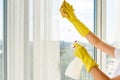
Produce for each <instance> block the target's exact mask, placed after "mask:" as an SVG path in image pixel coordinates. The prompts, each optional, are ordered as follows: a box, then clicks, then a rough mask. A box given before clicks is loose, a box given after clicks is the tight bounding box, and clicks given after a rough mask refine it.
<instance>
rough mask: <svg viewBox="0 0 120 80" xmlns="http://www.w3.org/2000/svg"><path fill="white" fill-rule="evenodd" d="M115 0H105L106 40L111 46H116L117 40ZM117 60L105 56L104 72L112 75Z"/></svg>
mask: <svg viewBox="0 0 120 80" xmlns="http://www.w3.org/2000/svg"><path fill="white" fill-rule="evenodd" d="M115 17H117V16H116V15H115V0H106V42H107V43H108V44H110V45H112V46H115V47H116V46H117V45H118V42H117V41H116V40H117V39H115V37H116V36H117V35H116V31H115V29H116V26H115ZM116 63H117V61H116V60H115V59H113V58H112V57H110V56H108V55H107V56H106V69H107V70H106V73H107V74H108V75H109V76H112V73H113V70H114V68H115V67H116V66H113V65H116Z"/></svg>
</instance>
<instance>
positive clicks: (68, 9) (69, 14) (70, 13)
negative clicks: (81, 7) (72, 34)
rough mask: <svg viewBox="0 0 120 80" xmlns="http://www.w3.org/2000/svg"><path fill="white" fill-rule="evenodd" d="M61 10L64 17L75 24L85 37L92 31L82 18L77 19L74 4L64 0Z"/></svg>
mask: <svg viewBox="0 0 120 80" xmlns="http://www.w3.org/2000/svg"><path fill="white" fill-rule="evenodd" d="M60 12H61V14H62V16H63V17H66V18H67V19H68V20H69V21H70V22H71V23H72V24H73V25H74V26H75V28H76V29H77V30H78V32H79V33H80V34H81V35H82V36H83V37H85V36H86V35H87V34H88V33H89V32H90V30H89V29H88V28H87V27H86V26H85V25H84V24H83V23H82V22H81V21H80V20H78V19H77V17H76V16H75V14H74V9H73V7H72V5H70V4H69V3H67V2H66V1H64V2H63V4H62V6H61V8H60Z"/></svg>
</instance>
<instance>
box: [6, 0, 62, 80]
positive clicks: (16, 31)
mask: <svg viewBox="0 0 120 80" xmlns="http://www.w3.org/2000/svg"><path fill="white" fill-rule="evenodd" d="M28 5H29V0H8V13H7V14H8V29H7V30H8V40H7V43H8V51H7V52H8V55H7V61H8V64H7V67H8V75H7V76H8V80H32V79H30V73H29V72H30V71H29V70H30V69H29V67H30V66H29V64H30V61H28V60H30V58H29V56H30V55H29V37H28V36H29V25H28V23H29V13H28V12H29V11H28V10H29V8H28ZM54 5H55V6H56V7H58V5H57V1H56V2H54V4H52V0H33V65H32V66H33V69H32V70H33V71H32V72H33V75H32V76H33V80H60V68H59V61H60V56H59V55H60V51H59V26H56V25H58V18H57V17H54V13H53V12H52V11H53V9H52V7H53V6H54ZM57 12H58V11H56V13H57ZM57 14H58V13H57ZM31 56H32V55H31ZM31 63H32V62H31Z"/></svg>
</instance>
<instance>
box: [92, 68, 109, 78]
mask: <svg viewBox="0 0 120 80" xmlns="http://www.w3.org/2000/svg"><path fill="white" fill-rule="evenodd" d="M90 74H91V75H92V76H93V77H94V79H95V80H110V78H109V77H108V76H107V75H105V74H104V73H103V72H102V71H101V70H100V69H99V68H98V67H93V68H92V69H91V70H90Z"/></svg>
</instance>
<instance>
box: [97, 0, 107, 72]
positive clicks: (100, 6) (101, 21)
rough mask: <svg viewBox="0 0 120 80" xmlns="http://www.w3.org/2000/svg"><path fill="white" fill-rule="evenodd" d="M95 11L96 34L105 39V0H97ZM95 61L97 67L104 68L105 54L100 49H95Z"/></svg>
mask: <svg viewBox="0 0 120 80" xmlns="http://www.w3.org/2000/svg"><path fill="white" fill-rule="evenodd" d="M96 6H97V13H96V18H97V19H96V22H97V23H96V26H97V27H96V28H97V29H96V35H97V36H98V37H99V38H100V39H102V40H103V41H105V37H106V36H105V34H106V32H105V31H106V0H97V2H96ZM97 63H98V64H99V68H100V69H102V71H105V70H106V65H105V64H106V54H104V53H103V52H102V51H101V50H99V49H97Z"/></svg>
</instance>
